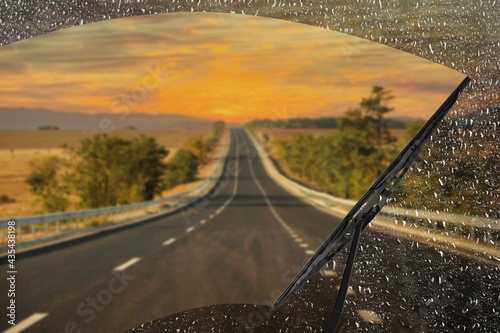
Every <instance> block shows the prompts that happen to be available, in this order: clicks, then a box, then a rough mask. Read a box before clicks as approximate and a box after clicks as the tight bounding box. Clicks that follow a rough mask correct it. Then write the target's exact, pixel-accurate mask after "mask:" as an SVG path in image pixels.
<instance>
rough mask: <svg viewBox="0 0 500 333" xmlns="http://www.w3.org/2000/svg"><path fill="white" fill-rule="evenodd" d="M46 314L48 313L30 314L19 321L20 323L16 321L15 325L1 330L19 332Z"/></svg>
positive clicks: (4, 332)
mask: <svg viewBox="0 0 500 333" xmlns="http://www.w3.org/2000/svg"><path fill="white" fill-rule="evenodd" d="M48 315H49V314H48V313H34V314H32V315H31V316H29V317H28V318H26V319H24V320H23V321H21V322H20V323H17V324H16V325H15V326H12V327H11V328H9V329H6V330H5V331H3V333H18V332H21V331H22V330H24V329H26V328H28V327H30V326H31V325H33V324H35V323H36V322H37V321H40V320H42V319H43V318H45V317H47V316H48Z"/></svg>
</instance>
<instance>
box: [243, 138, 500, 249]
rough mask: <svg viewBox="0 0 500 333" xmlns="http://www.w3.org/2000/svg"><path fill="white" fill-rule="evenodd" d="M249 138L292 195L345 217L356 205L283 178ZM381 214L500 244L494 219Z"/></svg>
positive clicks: (396, 211)
mask: <svg viewBox="0 0 500 333" xmlns="http://www.w3.org/2000/svg"><path fill="white" fill-rule="evenodd" d="M247 134H248V136H249V137H250V139H251V141H252V143H253V144H254V146H255V147H256V149H257V151H258V153H259V156H260V157H261V159H262V163H263V165H264V168H265V169H266V171H267V172H268V173H269V175H271V176H272V177H273V178H274V179H275V180H277V181H278V182H279V183H280V184H281V185H282V186H284V187H286V188H287V189H289V190H290V191H291V192H293V193H296V194H297V195H298V196H301V197H305V198H310V199H313V200H314V202H316V203H318V204H319V205H321V206H323V207H324V208H327V209H330V210H333V211H337V212H338V213H340V214H342V215H346V214H347V213H348V212H349V211H350V210H351V208H352V207H353V206H354V205H355V204H356V201H353V200H346V199H342V198H338V197H334V196H332V195H329V194H327V193H324V192H319V191H316V190H313V189H311V188H308V187H305V186H303V185H301V184H298V183H297V182H295V181H293V180H291V179H289V178H288V177H286V176H284V175H283V174H282V173H281V172H279V170H278V169H277V168H276V166H275V164H274V162H273V161H272V160H271V158H270V157H269V156H268V154H267V152H266V151H265V150H264V148H263V147H262V145H261V144H260V143H259V142H258V141H257V140H256V139H255V137H254V136H253V135H252V134H251V133H250V132H249V131H247ZM380 214H383V215H389V216H392V217H396V219H397V218H400V219H403V220H404V221H405V222H406V223H411V224H415V225H420V226H423V227H428V228H432V229H434V230H446V231H450V232H453V233H456V234H461V235H464V236H466V237H469V238H470V237H473V238H475V239H478V240H481V241H483V242H485V243H488V242H491V241H500V220H496V219H492V218H487V217H479V216H468V215H459V214H452V213H446V212H433V211H424V210H417V209H407V208H399V207H392V206H385V207H384V208H383V209H382V211H381V212H380Z"/></svg>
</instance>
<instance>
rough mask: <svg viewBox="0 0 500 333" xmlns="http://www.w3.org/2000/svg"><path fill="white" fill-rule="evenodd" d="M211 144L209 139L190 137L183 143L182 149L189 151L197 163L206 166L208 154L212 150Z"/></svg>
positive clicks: (198, 136) (200, 136)
mask: <svg viewBox="0 0 500 333" xmlns="http://www.w3.org/2000/svg"><path fill="white" fill-rule="evenodd" d="M211 146H212V143H211V141H210V139H209V138H205V137H204V136H203V135H197V136H193V137H190V138H189V139H187V140H186V141H185V142H184V145H183V147H182V148H184V149H186V150H190V151H191V152H193V154H195V155H196V157H197V158H198V163H200V164H207V163H208V161H209V154H210V152H211V150H212V148H211Z"/></svg>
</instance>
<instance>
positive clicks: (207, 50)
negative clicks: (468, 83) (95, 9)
mask: <svg viewBox="0 0 500 333" xmlns="http://www.w3.org/2000/svg"><path fill="white" fill-rule="evenodd" d="M151 70H153V71H156V73H157V75H156V74H155V75H153V76H151V74H150V71H151ZM0 77H1V80H0V107H3V108H17V107H27V108H46V109H49V110H53V111H60V112H80V113H102V112H105V113H120V112H124V110H128V111H130V112H143V113H151V114H158V113H175V114H183V115H190V116H196V117H200V118H208V119H223V120H226V121H230V122H245V121H248V120H251V119H255V118H263V117H276V115H283V114H286V115H287V116H290V117H305V116H308V117H320V116H339V115H342V114H343V113H344V112H345V111H346V109H347V108H349V107H354V106H356V105H357V104H358V103H359V101H360V100H361V98H362V97H364V96H366V95H367V94H369V92H370V90H371V88H372V87H373V86H374V85H382V86H384V87H386V88H389V89H391V90H392V91H393V93H394V95H395V96H396V99H395V100H394V101H393V102H392V106H393V107H394V108H395V112H393V113H392V116H411V117H422V118H428V117H429V116H430V115H431V114H432V113H433V112H435V111H436V110H437V108H438V107H439V106H440V105H441V103H442V102H444V100H445V99H446V98H447V97H448V95H449V94H450V93H451V92H452V91H453V90H454V89H455V88H456V87H457V85H458V84H459V83H460V82H461V81H462V80H463V79H464V77H465V75H463V74H461V73H458V72H456V71H454V70H451V69H448V68H446V67H444V66H441V65H439V64H435V63H432V62H430V61H428V60H425V59H422V58H419V57H417V56H414V55H410V54H407V53H404V52H401V51H398V50H395V49H392V48H389V47H386V46H382V45H379V44H377V43H373V42H368V41H365V40H362V39H359V38H356V37H352V36H349V35H345V34H341V33H337V32H333V31H329V30H326V29H321V28H317V27H311V26H308V25H303V24H298V23H292V22H288V21H282V20H276V19H268V18H259V17H253V16H243V15H232V14H217V13H178V14H161V15H147V16H139V17H130V18H122V19H114V20H109V21H104V22H99V23H93V24H88V25H84V26H78V27H74V28H69V29H65V30H62V31H56V32H53V33H49V34H46V35H43V36H38V37H35V38H31V39H29V40H27V41H23V42H18V43H14V44H13V45H7V46H4V47H2V48H0ZM284 110H286V111H284Z"/></svg>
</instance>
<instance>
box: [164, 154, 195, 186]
mask: <svg viewBox="0 0 500 333" xmlns="http://www.w3.org/2000/svg"><path fill="white" fill-rule="evenodd" d="M197 173H198V157H196V155H195V154H194V153H193V152H192V151H190V150H187V149H182V148H181V149H179V150H178V151H177V152H176V153H175V155H174V156H173V157H172V158H171V159H170V160H169V161H168V163H167V165H166V170H165V177H164V185H165V188H166V189H170V188H172V187H174V186H176V185H178V184H182V183H188V182H192V181H194V180H195V179H196V174H197Z"/></svg>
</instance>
